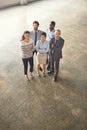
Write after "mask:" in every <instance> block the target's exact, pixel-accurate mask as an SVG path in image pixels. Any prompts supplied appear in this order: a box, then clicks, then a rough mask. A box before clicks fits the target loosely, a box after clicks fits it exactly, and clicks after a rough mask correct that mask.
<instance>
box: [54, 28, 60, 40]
mask: <svg viewBox="0 0 87 130" xmlns="http://www.w3.org/2000/svg"><path fill="white" fill-rule="evenodd" d="M60 36H61V31H60V30H59V29H57V30H56V31H55V38H59V37H60Z"/></svg>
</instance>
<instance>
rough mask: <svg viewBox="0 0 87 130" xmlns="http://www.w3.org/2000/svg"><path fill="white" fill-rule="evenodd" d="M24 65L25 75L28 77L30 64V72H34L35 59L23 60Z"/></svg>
mask: <svg viewBox="0 0 87 130" xmlns="http://www.w3.org/2000/svg"><path fill="white" fill-rule="evenodd" d="M22 61H23V65H24V74H25V75H27V71H28V63H29V65H30V72H31V73H32V72H33V57H30V58H26V59H22Z"/></svg>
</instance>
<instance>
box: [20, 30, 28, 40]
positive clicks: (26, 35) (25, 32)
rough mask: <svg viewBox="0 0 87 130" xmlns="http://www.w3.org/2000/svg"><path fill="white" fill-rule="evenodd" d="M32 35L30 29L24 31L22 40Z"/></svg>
mask: <svg viewBox="0 0 87 130" xmlns="http://www.w3.org/2000/svg"><path fill="white" fill-rule="evenodd" d="M29 37H30V32H29V31H24V33H23V35H22V38H21V41H23V40H25V39H29Z"/></svg>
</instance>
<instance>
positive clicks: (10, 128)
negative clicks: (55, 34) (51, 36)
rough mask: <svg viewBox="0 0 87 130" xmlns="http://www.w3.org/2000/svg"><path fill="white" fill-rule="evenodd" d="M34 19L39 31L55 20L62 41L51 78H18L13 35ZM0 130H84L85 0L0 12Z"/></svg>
mask: <svg viewBox="0 0 87 130" xmlns="http://www.w3.org/2000/svg"><path fill="white" fill-rule="evenodd" d="M34 10H35V12H34ZM35 19H36V20H38V21H40V29H42V30H46V28H47V26H48V25H49V22H50V21H51V20H55V21H56V23H57V24H56V28H60V29H61V30H62V36H63V38H64V39H65V41H66V42H65V46H64V49H63V57H64V58H63V59H62V60H61V68H60V73H59V79H58V82H57V83H54V82H53V81H52V78H53V77H52V76H51V77H49V76H47V77H46V78H42V77H41V78H38V77H36V75H35V78H34V79H33V80H31V81H30V82H25V80H24V77H23V66H22V61H21V55H20V44H19V40H20V37H21V34H22V33H23V31H24V30H26V29H27V30H31V29H32V22H33V20H35ZM34 73H35V72H34ZM0 130H87V1H86V0H83V1H82V0H78V1H76V0H69V1H67V0H50V1H49V0H44V1H38V2H37V3H31V4H29V5H28V6H21V7H14V8H10V9H7V10H2V11H0Z"/></svg>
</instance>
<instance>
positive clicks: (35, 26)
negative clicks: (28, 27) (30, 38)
mask: <svg viewBox="0 0 87 130" xmlns="http://www.w3.org/2000/svg"><path fill="white" fill-rule="evenodd" d="M38 27H39V22H38V21H34V22H33V29H34V30H35V31H37V30H38Z"/></svg>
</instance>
